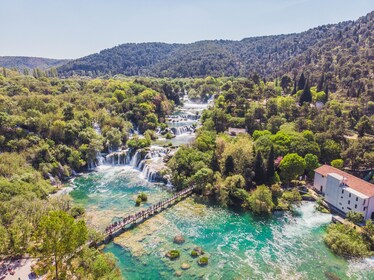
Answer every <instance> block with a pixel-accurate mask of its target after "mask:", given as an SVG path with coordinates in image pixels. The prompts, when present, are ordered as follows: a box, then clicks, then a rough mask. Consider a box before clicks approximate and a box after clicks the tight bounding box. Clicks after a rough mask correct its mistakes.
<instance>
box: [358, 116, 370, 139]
mask: <svg viewBox="0 0 374 280" xmlns="http://www.w3.org/2000/svg"><path fill="white" fill-rule="evenodd" d="M355 128H356V129H357V132H358V136H359V137H363V136H364V135H365V133H371V131H372V127H371V125H370V120H369V117H368V116H366V115H364V116H362V117H361V118H360V120H359V121H358V122H357V125H356V127H355Z"/></svg>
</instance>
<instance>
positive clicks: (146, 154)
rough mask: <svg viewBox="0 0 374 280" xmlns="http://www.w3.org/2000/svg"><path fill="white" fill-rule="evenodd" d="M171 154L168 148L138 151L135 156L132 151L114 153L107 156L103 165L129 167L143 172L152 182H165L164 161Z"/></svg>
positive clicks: (153, 147)
mask: <svg viewBox="0 0 374 280" xmlns="http://www.w3.org/2000/svg"><path fill="white" fill-rule="evenodd" d="M169 152H170V150H169V149H167V148H162V147H158V146H152V147H150V148H149V149H147V150H137V151H136V152H135V153H134V154H133V156H131V154H132V152H131V150H130V149H126V150H122V151H119V152H112V153H109V154H108V155H106V157H105V158H104V160H103V164H107V165H112V166H118V165H129V166H131V167H133V168H136V169H138V170H139V171H141V172H142V174H143V176H144V178H145V179H147V180H148V181H150V182H164V181H166V179H165V178H163V176H162V175H161V173H160V170H161V169H162V167H163V166H164V165H163V164H164V163H163V159H164V157H165V156H166V155H167V154H168V153H169Z"/></svg>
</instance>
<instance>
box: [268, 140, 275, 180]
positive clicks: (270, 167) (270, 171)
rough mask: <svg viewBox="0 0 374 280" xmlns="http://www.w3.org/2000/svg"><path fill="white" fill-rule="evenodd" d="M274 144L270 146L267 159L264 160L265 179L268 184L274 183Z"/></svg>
mask: <svg viewBox="0 0 374 280" xmlns="http://www.w3.org/2000/svg"><path fill="white" fill-rule="evenodd" d="M274 160H275V156H274V146H273V145H272V146H271V148H270V152H269V156H268V160H267V162H266V181H267V183H268V184H272V183H274V176H275V166H274Z"/></svg>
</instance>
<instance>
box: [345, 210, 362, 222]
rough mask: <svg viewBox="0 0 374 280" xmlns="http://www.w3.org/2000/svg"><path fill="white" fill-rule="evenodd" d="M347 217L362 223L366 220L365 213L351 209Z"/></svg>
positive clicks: (349, 219) (351, 220)
mask: <svg viewBox="0 0 374 280" xmlns="http://www.w3.org/2000/svg"><path fill="white" fill-rule="evenodd" d="M346 218H347V220H348V221H350V222H352V223H355V224H360V223H361V222H362V221H363V220H364V215H363V214H362V213H359V212H354V211H349V212H348V213H347V217H346Z"/></svg>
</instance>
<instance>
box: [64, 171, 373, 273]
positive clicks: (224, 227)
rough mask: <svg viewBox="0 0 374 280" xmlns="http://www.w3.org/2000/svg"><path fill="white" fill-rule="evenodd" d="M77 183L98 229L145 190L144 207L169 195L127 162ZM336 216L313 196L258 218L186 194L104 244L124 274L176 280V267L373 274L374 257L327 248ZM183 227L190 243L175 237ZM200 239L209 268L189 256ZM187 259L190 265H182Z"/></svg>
mask: <svg viewBox="0 0 374 280" xmlns="http://www.w3.org/2000/svg"><path fill="white" fill-rule="evenodd" d="M74 185H75V189H74V191H72V192H71V193H70V194H71V196H72V197H73V198H74V201H75V202H77V203H79V204H80V205H83V206H84V207H85V208H86V211H87V217H88V221H89V223H90V224H91V225H93V226H95V227H96V228H97V229H100V230H103V229H104V228H105V227H106V225H108V224H109V223H110V222H112V221H114V220H116V219H119V218H120V217H123V216H125V215H127V214H130V213H133V212H135V211H138V210H139V207H136V206H135V203H134V199H135V198H136V196H137V194H138V193H139V192H145V193H146V194H147V195H148V201H147V203H145V204H142V206H140V208H142V207H146V206H148V205H150V204H152V203H155V202H157V201H159V200H161V199H163V198H165V197H168V196H169V195H170V192H169V191H168V189H167V188H165V187H162V186H158V185H155V184H153V183H149V182H147V181H145V180H144V179H143V178H142V176H140V172H139V171H137V170H134V169H132V168H131V167H129V166H121V167H105V168H99V170H97V171H96V172H93V173H90V174H85V175H83V176H82V177H79V178H76V179H75V180H74ZM330 221H331V216H330V215H327V214H322V213H319V212H316V211H315V210H314V204H313V203H311V202H307V203H304V204H302V205H301V206H300V207H298V208H297V209H296V210H295V212H294V213H278V214H277V215H272V216H271V217H257V216H254V215H252V214H251V213H239V212H235V211H232V210H228V209H223V208H221V207H218V206H212V205H208V204H203V203H197V202H195V201H194V198H188V199H186V200H184V201H181V202H180V203H178V204H176V205H174V206H172V207H170V208H168V209H167V210H165V211H164V212H162V213H160V214H158V215H156V216H154V217H153V218H150V219H149V220H147V221H146V222H144V223H142V224H140V225H138V226H137V227H135V228H134V229H131V230H129V231H127V232H125V233H124V234H123V235H121V236H119V237H118V238H116V239H115V240H114V242H113V243H111V244H109V245H107V246H106V248H105V251H106V252H112V253H113V254H114V255H115V256H116V257H117V258H118V261H119V265H120V268H121V271H122V273H123V275H124V276H125V278H126V279H173V278H175V274H176V273H177V274H180V275H181V276H180V278H181V279H201V278H202V279H329V278H328V276H329V277H331V275H334V276H336V277H339V278H340V279H374V271H373V270H372V269H373V262H372V261H370V260H363V261H361V262H352V263H349V262H347V261H345V260H344V259H342V258H339V257H336V256H334V255H333V254H332V253H331V251H330V250H328V249H327V248H326V246H325V245H324V243H323V234H324V233H325V228H326V226H327V225H328V224H329V223H330ZM178 234H182V235H183V236H184V238H185V240H186V241H185V243H183V244H180V245H178V244H175V243H173V238H174V237H175V236H176V235H178ZM196 246H199V247H202V248H203V250H204V251H205V252H206V255H207V256H209V264H208V265H207V266H206V267H200V266H199V265H198V264H197V259H194V258H192V257H191V256H190V252H191V250H192V249H193V248H194V247H196ZM172 249H178V250H179V251H180V253H181V256H180V258H179V259H178V260H175V261H171V260H169V259H168V258H166V257H165V254H166V253H167V251H169V250H172ZM182 263H187V264H189V265H190V266H191V267H190V268H189V269H187V270H182V269H181V268H180V267H181V265H182ZM339 278H336V279H339Z"/></svg>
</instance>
